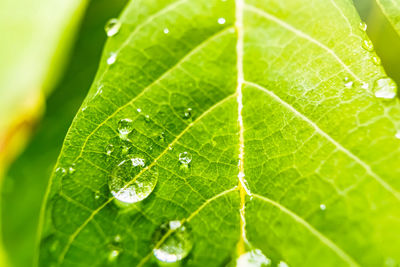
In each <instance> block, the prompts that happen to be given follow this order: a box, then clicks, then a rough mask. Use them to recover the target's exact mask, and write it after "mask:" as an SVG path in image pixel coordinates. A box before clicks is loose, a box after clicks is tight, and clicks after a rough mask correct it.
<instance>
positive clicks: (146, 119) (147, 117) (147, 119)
mask: <svg viewBox="0 0 400 267" xmlns="http://www.w3.org/2000/svg"><path fill="white" fill-rule="evenodd" d="M144 120H145V121H146V122H150V115H148V114H146V115H145V116H144Z"/></svg>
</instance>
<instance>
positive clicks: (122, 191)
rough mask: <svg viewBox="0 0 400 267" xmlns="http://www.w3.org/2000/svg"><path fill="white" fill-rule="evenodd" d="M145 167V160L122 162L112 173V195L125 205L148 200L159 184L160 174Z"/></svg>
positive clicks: (110, 184)
mask: <svg viewBox="0 0 400 267" xmlns="http://www.w3.org/2000/svg"><path fill="white" fill-rule="evenodd" d="M144 167H145V160H144V159H142V158H131V159H127V160H123V161H122V162H120V163H119V164H118V165H117V166H116V167H115V168H114V170H113V171H112V173H111V176H110V179H109V182H108V186H109V188H110V191H111V194H112V195H113V196H114V197H115V198H116V199H117V200H119V201H121V202H123V203H136V202H139V201H142V200H143V199H145V198H147V197H148V196H149V195H150V194H151V192H153V190H154V187H155V186H156V184H157V180H158V173H157V172H156V171H153V170H148V169H147V170H144V169H143V168H144ZM142 170H143V172H141V171H142Z"/></svg>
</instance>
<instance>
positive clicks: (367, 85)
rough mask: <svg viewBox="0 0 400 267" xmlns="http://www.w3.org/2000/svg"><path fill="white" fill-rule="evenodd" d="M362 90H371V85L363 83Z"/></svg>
mask: <svg viewBox="0 0 400 267" xmlns="http://www.w3.org/2000/svg"><path fill="white" fill-rule="evenodd" d="M361 88H362V89H368V88H369V84H368V83H365V82H363V83H362V84H361Z"/></svg>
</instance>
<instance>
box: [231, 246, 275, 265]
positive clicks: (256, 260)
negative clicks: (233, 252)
mask: <svg viewBox="0 0 400 267" xmlns="http://www.w3.org/2000/svg"><path fill="white" fill-rule="evenodd" d="M270 265H271V260H270V259H268V258H267V257H266V256H265V255H264V254H263V253H262V252H261V250H259V249H253V250H251V251H248V252H246V253H244V254H242V255H240V257H239V258H238V259H237V261H236V266H237V267H264V266H270Z"/></svg>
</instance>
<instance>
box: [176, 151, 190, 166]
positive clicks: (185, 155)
mask: <svg viewBox="0 0 400 267" xmlns="http://www.w3.org/2000/svg"><path fill="white" fill-rule="evenodd" d="M179 161H180V162H181V163H182V164H185V165H188V164H189V163H190V162H191V161H192V155H191V154H190V153H189V152H186V151H185V152H182V153H180V154H179Z"/></svg>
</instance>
